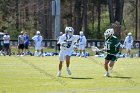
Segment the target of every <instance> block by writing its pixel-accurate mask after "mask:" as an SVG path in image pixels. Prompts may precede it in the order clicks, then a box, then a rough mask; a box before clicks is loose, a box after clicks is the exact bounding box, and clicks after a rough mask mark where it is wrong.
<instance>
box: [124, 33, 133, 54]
mask: <svg viewBox="0 0 140 93" xmlns="http://www.w3.org/2000/svg"><path fill="white" fill-rule="evenodd" d="M124 46H125V48H126V51H127V56H129V55H130V54H131V53H130V51H131V48H132V46H133V37H132V33H128V35H127V37H126V38H125V40H124Z"/></svg>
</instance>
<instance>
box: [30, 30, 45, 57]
mask: <svg viewBox="0 0 140 93" xmlns="http://www.w3.org/2000/svg"><path fill="white" fill-rule="evenodd" d="M32 39H33V40H34V43H35V44H34V45H35V56H40V55H42V54H43V48H42V40H43V37H42V36H41V34H40V31H37V32H36V35H35V36H34V37H32ZM40 51H41V52H40Z"/></svg>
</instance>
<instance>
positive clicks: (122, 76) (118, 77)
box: [110, 76, 132, 79]
mask: <svg viewBox="0 0 140 93" xmlns="http://www.w3.org/2000/svg"><path fill="white" fill-rule="evenodd" d="M110 78H121V79H131V78H132V77H123V76H110Z"/></svg>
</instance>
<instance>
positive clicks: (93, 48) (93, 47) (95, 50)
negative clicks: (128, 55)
mask: <svg viewBox="0 0 140 93" xmlns="http://www.w3.org/2000/svg"><path fill="white" fill-rule="evenodd" d="M91 49H92V51H94V52H103V53H106V54H109V55H113V56H116V57H117V56H118V55H116V54H111V53H108V52H106V51H104V50H100V49H99V48H98V47H95V46H91Z"/></svg>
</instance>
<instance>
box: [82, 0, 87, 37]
mask: <svg viewBox="0 0 140 93" xmlns="http://www.w3.org/2000/svg"><path fill="white" fill-rule="evenodd" d="M83 5H84V7H83V8H84V34H85V36H86V37H88V23H87V20H88V18H87V0H84V2H83Z"/></svg>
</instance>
